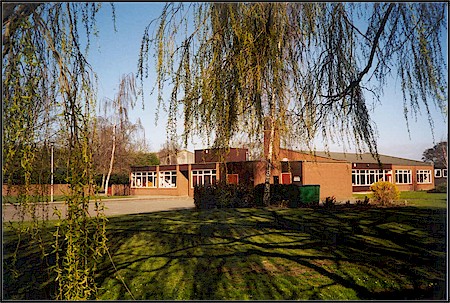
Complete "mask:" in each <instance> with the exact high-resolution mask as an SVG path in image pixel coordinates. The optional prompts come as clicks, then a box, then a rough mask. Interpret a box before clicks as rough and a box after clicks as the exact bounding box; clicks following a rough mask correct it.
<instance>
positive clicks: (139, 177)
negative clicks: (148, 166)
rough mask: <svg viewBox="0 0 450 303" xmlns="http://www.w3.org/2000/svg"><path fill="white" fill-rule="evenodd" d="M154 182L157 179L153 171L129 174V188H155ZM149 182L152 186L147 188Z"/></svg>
mask: <svg viewBox="0 0 450 303" xmlns="http://www.w3.org/2000/svg"><path fill="white" fill-rule="evenodd" d="M156 180H157V178H156V172H155V171H134V172H131V188H156V187H157V184H156ZM144 181H145V182H144ZM149 181H150V182H151V183H152V186H149ZM144 184H145V186H144Z"/></svg>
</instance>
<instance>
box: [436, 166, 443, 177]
mask: <svg viewBox="0 0 450 303" xmlns="http://www.w3.org/2000/svg"><path fill="white" fill-rule="evenodd" d="M434 176H435V177H436V178H441V177H442V171H441V170H440V169H439V168H437V169H435V170H434Z"/></svg>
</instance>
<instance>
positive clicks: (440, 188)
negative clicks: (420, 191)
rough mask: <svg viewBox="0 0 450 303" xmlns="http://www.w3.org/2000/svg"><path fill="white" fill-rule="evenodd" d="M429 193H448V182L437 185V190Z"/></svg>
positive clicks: (434, 189)
mask: <svg viewBox="0 0 450 303" xmlns="http://www.w3.org/2000/svg"><path fill="white" fill-rule="evenodd" d="M427 192H428V193H442V194H446V193H447V182H445V183H442V184H439V185H437V186H436V187H435V188H433V189H430V190H428V191H427Z"/></svg>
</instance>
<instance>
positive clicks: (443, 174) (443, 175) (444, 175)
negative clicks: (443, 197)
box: [442, 168, 447, 178]
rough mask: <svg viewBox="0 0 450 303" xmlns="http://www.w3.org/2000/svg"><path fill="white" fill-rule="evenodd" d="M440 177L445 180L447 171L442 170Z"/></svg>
mask: <svg viewBox="0 0 450 303" xmlns="http://www.w3.org/2000/svg"><path fill="white" fill-rule="evenodd" d="M442 177H444V178H447V169H446V168H445V169H443V170H442Z"/></svg>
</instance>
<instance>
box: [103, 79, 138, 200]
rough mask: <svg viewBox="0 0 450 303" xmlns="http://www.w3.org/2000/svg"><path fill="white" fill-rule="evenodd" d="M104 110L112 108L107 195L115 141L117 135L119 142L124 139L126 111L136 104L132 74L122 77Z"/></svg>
mask: <svg viewBox="0 0 450 303" xmlns="http://www.w3.org/2000/svg"><path fill="white" fill-rule="evenodd" d="M107 101H108V102H107V103H106V106H105V109H108V108H112V111H113V115H112V121H113V122H112V137H111V146H112V148H111V156H110V161H109V168H108V173H107V176H106V181H105V193H106V194H108V186H109V179H110V177H111V172H112V170H113V165H114V158H115V153H116V145H117V143H116V141H117V136H118V134H121V135H122V136H121V138H119V139H120V140H123V139H125V138H126V135H124V134H125V129H126V126H128V125H129V118H128V110H129V108H130V107H134V105H135V103H136V88H135V82H134V76H133V74H128V75H124V76H122V78H121V80H120V84H119V92H118V94H117V95H116V96H115V98H114V99H113V100H107Z"/></svg>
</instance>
